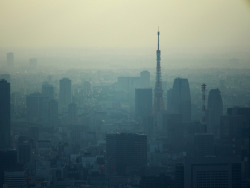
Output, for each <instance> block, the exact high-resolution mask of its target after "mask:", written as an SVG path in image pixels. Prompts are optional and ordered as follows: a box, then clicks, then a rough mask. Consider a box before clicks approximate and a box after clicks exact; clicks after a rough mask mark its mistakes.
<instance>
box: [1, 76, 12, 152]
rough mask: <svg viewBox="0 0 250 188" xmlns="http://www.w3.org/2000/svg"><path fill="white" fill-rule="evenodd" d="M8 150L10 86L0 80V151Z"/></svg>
mask: <svg viewBox="0 0 250 188" xmlns="http://www.w3.org/2000/svg"><path fill="white" fill-rule="evenodd" d="M8 148H10V84H9V83H8V82H7V81H6V80H0V149H8Z"/></svg>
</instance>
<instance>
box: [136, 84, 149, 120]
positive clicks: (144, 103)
mask: <svg viewBox="0 0 250 188" xmlns="http://www.w3.org/2000/svg"><path fill="white" fill-rule="evenodd" d="M152 95H153V93H152V89H151V88H148V89H135V114H136V115H138V116H141V117H142V116H149V115H151V114H152V110H153V107H152V106H153V104H152V103H153V96H152Z"/></svg>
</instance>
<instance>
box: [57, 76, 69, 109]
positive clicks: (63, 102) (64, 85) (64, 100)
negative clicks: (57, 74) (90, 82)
mask: <svg viewBox="0 0 250 188" xmlns="http://www.w3.org/2000/svg"><path fill="white" fill-rule="evenodd" d="M70 103H71V80H70V79H68V78H63V79H61V80H60V88H59V105H60V106H61V108H66V109H67V107H68V105H69V104H70Z"/></svg>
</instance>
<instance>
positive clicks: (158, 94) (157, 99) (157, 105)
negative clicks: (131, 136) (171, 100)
mask: <svg viewBox="0 0 250 188" xmlns="http://www.w3.org/2000/svg"><path fill="white" fill-rule="evenodd" d="M157 35H158V49H157V50H156V61H157V64H156V80H155V90H154V115H155V116H158V114H159V113H160V112H162V111H164V101H163V89H162V80H161V50H160V39H159V37H160V31H158V32H157Z"/></svg>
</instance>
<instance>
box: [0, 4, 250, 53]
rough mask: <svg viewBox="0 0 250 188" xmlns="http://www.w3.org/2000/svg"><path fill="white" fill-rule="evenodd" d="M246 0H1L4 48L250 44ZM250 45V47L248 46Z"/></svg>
mask: <svg viewBox="0 0 250 188" xmlns="http://www.w3.org/2000/svg"><path fill="white" fill-rule="evenodd" d="M247 3H249V1H247V0H0V47H10V46H12V47H67V46H69V47H125V48H126V47H152V46H154V47H156V31H157V27H158V26H160V31H161V47H170V46H171V47H189V46H190V47H208V48H213V47H229V48H230V47H233V48H248V47H249V46H250V6H248V5H247ZM249 50H250V48H249Z"/></svg>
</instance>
